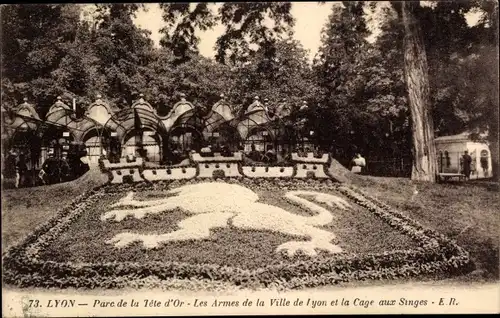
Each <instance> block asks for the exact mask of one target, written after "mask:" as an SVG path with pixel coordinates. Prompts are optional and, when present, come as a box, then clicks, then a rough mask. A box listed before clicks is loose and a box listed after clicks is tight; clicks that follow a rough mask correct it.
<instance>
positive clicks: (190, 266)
mask: <svg viewBox="0 0 500 318" xmlns="http://www.w3.org/2000/svg"><path fill="white" fill-rule="evenodd" d="M471 266H472V265H471V263H470V261H469V257H468V253H467V252H466V251H464V250H463V249H462V248H460V247H459V246H457V245H456V244H455V243H454V242H452V241H450V240H448V239H447V238H446V237H444V236H442V235H440V234H438V233H435V232H434V231H431V230H428V229H425V228H423V227H422V226H420V225H419V224H418V223H416V222H414V221H413V220H411V219H409V218H408V217H406V216H404V215H403V214H401V213H399V212H397V211H393V210H392V209H391V208H390V207H389V206H387V205H385V204H383V203H381V202H379V201H378V200H374V199H372V198H369V197H367V196H366V195H365V194H362V193H361V192H360V191H358V190H356V189H353V188H349V187H347V186H345V185H341V184H339V183H335V182H332V181H331V180H326V181H319V180H304V181H299V180H256V179H247V178H242V179H227V178H226V179H218V180H216V181H214V180H212V181H207V180H189V181H181V180H178V181H160V182H155V183H136V184H119V185H106V186H103V187H99V188H96V189H94V190H93V191H91V192H90V193H88V194H85V195H82V196H81V197H79V198H77V199H76V200H75V201H74V202H73V203H72V204H71V205H70V206H68V207H66V208H65V209H63V210H62V211H61V212H60V213H59V215H58V216H57V217H56V218H54V219H52V220H50V221H49V222H47V223H46V224H45V225H44V226H42V227H40V228H39V229H37V230H36V231H35V232H33V233H32V234H31V235H30V236H29V237H28V238H27V239H26V240H25V241H24V242H22V243H21V244H20V245H18V246H15V247H13V248H12V249H10V250H9V251H8V252H7V253H6V254H5V255H4V270H5V274H4V282H6V283H8V284H14V285H18V286H42V287H50V286H56V287H86V288H95V287H104V288H116V287H125V286H128V282H132V281H137V280H138V279H139V280H143V281H147V280H144V279H145V278H148V277H154V278H155V279H164V280H166V279H179V278H187V279H202V280H203V279H204V280H212V281H221V282H228V283H231V284H233V285H238V286H245V287H267V286H270V285H273V284H274V285H276V284H277V285H280V286H283V287H286V288H301V287H312V286H318V285H325V284H334V283H339V282H342V281H348V280H358V279H386V278H398V277H411V276H419V275H441V276H447V275H453V274H460V273H463V272H464V271H467V270H470V269H471Z"/></svg>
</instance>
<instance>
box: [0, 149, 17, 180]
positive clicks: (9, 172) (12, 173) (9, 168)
mask: <svg viewBox="0 0 500 318" xmlns="http://www.w3.org/2000/svg"><path fill="white" fill-rule="evenodd" d="M16 157H17V156H16V152H15V151H14V150H12V149H11V150H9V153H8V154H7V157H6V158H5V161H4V162H3V165H4V167H3V168H4V169H3V171H2V177H3V178H5V179H9V183H11V182H12V181H11V180H12V179H15V180H16V182H15V184H17V171H16Z"/></svg>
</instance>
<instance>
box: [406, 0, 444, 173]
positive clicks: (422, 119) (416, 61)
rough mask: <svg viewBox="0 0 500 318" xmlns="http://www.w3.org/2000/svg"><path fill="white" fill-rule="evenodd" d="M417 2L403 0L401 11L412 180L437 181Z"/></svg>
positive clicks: (432, 130) (423, 49) (427, 83)
mask: <svg viewBox="0 0 500 318" xmlns="http://www.w3.org/2000/svg"><path fill="white" fill-rule="evenodd" d="M418 5H419V3H418V2H413V1H412V2H406V1H404V2H402V3H401V14H402V19H403V25H404V29H405V40H404V62H405V78H406V86H407V90H408V98H409V105H410V109H411V118H412V132H413V145H412V147H413V149H412V153H413V166H412V173H411V179H412V180H416V181H430V182H436V171H437V170H436V149H435V146H434V124H433V120H432V114H431V111H430V97H429V78H428V73H427V57H426V54H425V47H424V43H423V39H422V35H421V30H420V26H419V23H418V21H417V19H416V17H415V15H414V8H415V7H416V6H418Z"/></svg>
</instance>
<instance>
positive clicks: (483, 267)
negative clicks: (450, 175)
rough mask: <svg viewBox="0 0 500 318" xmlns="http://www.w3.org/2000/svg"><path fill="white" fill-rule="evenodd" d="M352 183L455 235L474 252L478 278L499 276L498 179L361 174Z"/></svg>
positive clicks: (499, 217) (489, 278) (499, 203)
mask: <svg viewBox="0 0 500 318" xmlns="http://www.w3.org/2000/svg"><path fill="white" fill-rule="evenodd" d="M353 184H354V185H356V186H358V187H359V188H360V189H362V190H363V191H364V192H365V193H367V194H369V195H371V196H372V197H375V198H377V199H379V200H381V201H383V202H385V203H387V204H389V205H391V206H393V207H395V208H397V209H399V210H400V211H402V212H403V213H405V214H407V215H408V216H409V217H411V218H412V219H414V220H416V221H418V222H419V223H421V224H422V225H424V226H426V227H429V228H431V229H434V230H436V231H438V232H440V233H442V234H444V235H446V236H447V237H449V238H451V239H454V240H455V241H456V242H457V244H459V245H460V246H462V247H463V248H465V249H466V250H467V251H468V252H469V253H470V255H471V258H472V260H473V261H474V263H475V265H476V271H475V272H473V273H472V277H473V278H474V279H486V280H497V279H498V278H499V265H500V263H499V255H498V250H499V242H500V231H499V229H500V201H499V189H498V183H492V182H480V181H478V182H476V181H471V182H469V183H448V184H428V183H418V182H413V181H411V180H409V179H404V178H382V177H369V176H363V177H357V178H356V179H355V180H354V181H353ZM464 279H466V280H467V279H469V278H468V277H465V278H464Z"/></svg>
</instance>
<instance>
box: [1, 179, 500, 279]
mask: <svg viewBox="0 0 500 318" xmlns="http://www.w3.org/2000/svg"><path fill="white" fill-rule="evenodd" d="M352 180H353V181H352V183H353V184H354V185H356V186H358V187H359V188H360V189H362V190H363V191H364V192H365V193H367V194H369V195H371V196H373V197H375V198H378V199H380V200H381V201H383V202H385V203H387V204H389V205H391V206H394V207H396V208H398V209H399V210H401V211H403V212H404V213H406V214H407V215H408V216H410V217H411V218H413V219H415V220H416V221H418V222H420V223H421V224H423V225H425V226H427V227H430V228H432V229H434V230H436V231H438V232H440V233H443V234H445V235H446V236H448V237H450V238H452V239H455V240H456V241H457V243H458V244H459V245H461V246H463V247H464V248H465V249H466V250H468V251H469V252H470V254H471V257H472V259H473V261H474V262H475V264H476V268H477V270H476V271H475V272H473V273H472V274H471V275H469V276H467V277H461V278H458V280H459V281H466V282H470V281H471V280H472V281H479V280H492V279H498V275H499V271H498V266H499V256H498V242H499V234H498V229H499V225H500V224H499V218H498V211H499V210H500V204H499V202H498V185H497V186H496V188H493V189H488V187H485V186H484V185H482V184H481V183H475V182H471V183H466V184H455V185H454V184H423V183H422V184H420V183H414V182H412V181H411V180H408V179H400V178H375V177H365V176H356V177H355V178H352ZM106 181H107V176H106V175H104V174H100V173H99V172H98V171H94V172H90V173H88V174H86V175H85V176H83V177H82V178H80V179H79V180H75V181H72V182H68V183H64V184H58V185H52V186H43V187H38V188H31V189H30V188H28V189H19V190H7V191H3V193H2V221H3V222H2V238H3V240H2V249H5V248H6V247H8V246H10V245H13V244H14V243H15V242H17V241H18V240H20V239H22V238H23V237H24V236H25V235H27V234H28V233H29V232H31V231H32V230H33V229H35V228H36V227H37V226H38V225H39V224H41V223H43V222H44V221H45V220H47V219H48V218H51V217H52V216H54V215H55V214H56V213H57V210H58V209H59V208H61V207H63V206H65V205H66V204H68V203H69V202H71V201H72V200H73V198H74V197H75V196H77V195H79V194H81V193H83V192H84V191H86V190H90V189H91V188H93V187H95V186H97V185H100V184H102V183H104V182H106ZM259 195H260V197H261V198H263V200H264V201H266V200H267V201H266V202H268V203H271V204H275V201H273V200H275V196H272V195H271V196H267V197H266V195H265V194H264V193H261V194H259ZM151 196H152V197H154V196H155V194H154V193H152V194H151ZM289 208H290V210H291V209H292V208H293V207H286V209H289ZM87 216H88V217H90V215H87ZM156 217H160V216H159V215H158V216H156ZM169 217H171V218H173V221H174V219H175V218H177V219H179V218H182V217H183V215H182V212H180V211H179V213H174V214H172V215H170V216H169ZM370 217H371V216H370V215H368V214H367V215H363V221H364V222H354V221H355V219H356V218H355V217H354V216H353V215H343V216H342V217H341V218H339V219H340V220H341V222H340V223H336V224H332V226H333V228H332V231H335V233H336V234H337V236H338V237H339V240H340V242H339V244H340V245H341V246H342V247H343V248H344V249H347V250H349V249H350V250H351V251H354V252H364V251H365V250H364V249H366V248H367V246H369V244H368V243H369V242H372V243H371V245H372V246H375V247H377V246H378V247H379V248H381V249H387V248H389V249H394V248H397V247H398V246H402V247H403V248H404V247H405V246H404V245H405V244H410V243H411V242H408V241H405V238H404V237H403V238H401V239H397V240H392V241H391V240H389V239H388V236H384V235H383V233H385V231H386V229H385V228H384V225H385V224H382V223H380V224H379V223H377V222H376V221H378V219H375V221H374V220H372V219H370ZM91 221H92V220H91V219H86V220H85V219H84V218H81V219H80V220H77V222H84V223H82V225H85V226H87V227H88V226H89V225H92V223H89V222H91ZM126 221H127V222H128V223H127V222H122V223H123V224H120V226H122V227H125V228H126V227H129V228H134V229H135V226H136V225H137V224H133V223H134V220H126ZM353 224H357V225H356V226H357V228H356V232H352V233H348V232H349V231H346V228H347V227H349V226H353ZM94 225H95V224H94ZM370 227H371V228H372V229H376V231H375V230H373V231H370V230H369V229H370ZM76 228H77V227H74V229H76ZM90 228H92V227H90ZM162 230H165V229H162ZM391 230H392V229H391ZM217 231H218V232H217V233H216V234H217V235H216V236H215V241H217V238H218V239H220V240H221V242H222V241H224V242H227V240H228V238H231V237H232V236H234V235H232V234H234V233H232V232H231V231H238V229H231V228H227V229H222V230H217ZM239 231H242V230H239ZM342 231H344V232H342ZM90 233H92V232H85V231H80V232H74V234H75V235H74V236H73V237H71V238H69V237H68V240H71V241H72V242H73V243H72V244H73V247H74V244H78V241H81V240H83V239H84V238H83V236H85V235H87V236H89V235H90ZM353 233H357V234H355V235H353ZM377 233H378V234H377ZM349 234H351V235H349ZM396 234H397V233H396ZM252 235H253V234H252ZM255 235H256V236H257V237H255V238H258V239H259V240H262V239H266V240H268V241H270V242H271V241H275V242H276V244H278V242H280V243H281V242H283V240H284V239H285V241H286V240H287V239H288V238H284V237H283V236H279V235H273V234H269V233H258V232H257V233H256V234H255ZM90 236H91V235H90ZM90 236H89V237H88V239H89V240H91V239H92V237H90ZM390 237H397V236H393V235H391V236H390ZM373 242H376V243H375V244H374V243H373ZM212 243H213V242H212ZM59 244H61V245H59V247H60V249H58V252H59V253H60V255H63V254H65V255H66V256H68V257H77V258H81V259H80V260H85V259H86V258H89V257H97V254H99V253H97V252H102V251H99V250H97V249H96V250H93V249H92V248H88V247H87V249H86V250H80V252H79V253H71V249H72V248H73V247H71V246H70V245H71V244H66V245H64V241H60V242H59ZM169 244H172V245H171V246H170V248H173V250H172V251H173V253H172V255H171V257H172V256H176V257H178V258H179V260H185V259H181V258H182V257H185V256H183V254H182V253H181V251H182V244H180V243H175V244H177V245H179V246H177V247H176V246H175V244H174V243H169ZM203 244H204V243H203V242H201V243H200V244H199V246H197V247H196V249H197V251H198V252H199V253H198V254H197V255H198V257H197V261H199V262H203V261H204V260H205V259H207V257H209V256H210V255H212V254H211V253H210V252H209V251H207V248H206V246H204V245H203ZM234 244H247V245H248V244H252V236H248V240H247V242H234ZM276 244H275V245H276ZM377 244H378V245H377ZM391 244H392V245H391ZM54 246H55V245H54ZM96 246H98V245H96ZM136 248H137V247H136ZM176 248H177V249H176ZM355 249H358V250H355ZM269 251H271V249H269ZM269 251H266V250H262V249H258V248H257V247H256V249H255V251H254V252H252V253H249V254H248V255H244V256H245V257H244V258H243V259H247V262H246V264H251V261H249V260H251V259H255V258H256V257H260V258H262V257H264V258H267V259H271V253H270V252H269ZM53 252H54V254H53V256H54V257H55V256H56V255H57V253H56V250H54V249H53ZM94 252H95V253H97V254H95V253H94ZM126 254H128V257H133V255H134V253H132V254H130V253H126ZM233 254H234V255H231V254H226V255H230V257H228V258H227V259H225V260H224V259H221V261H227V262H229V261H233V262H234V261H236V260H238V259H239V258H240V257H241V256H242V255H238V253H237V252H235V253H233ZM101 255H102V254H101ZM160 256H161V254H158V255H157V256H153V257H160ZM135 257H137V256H135ZM273 257H274V256H273ZM128 260H131V259H130V258H129V259H128ZM190 261H192V260H190ZM350 284H351V283H350ZM353 284H358V282H353ZM360 284H363V283H362V282H360Z"/></svg>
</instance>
